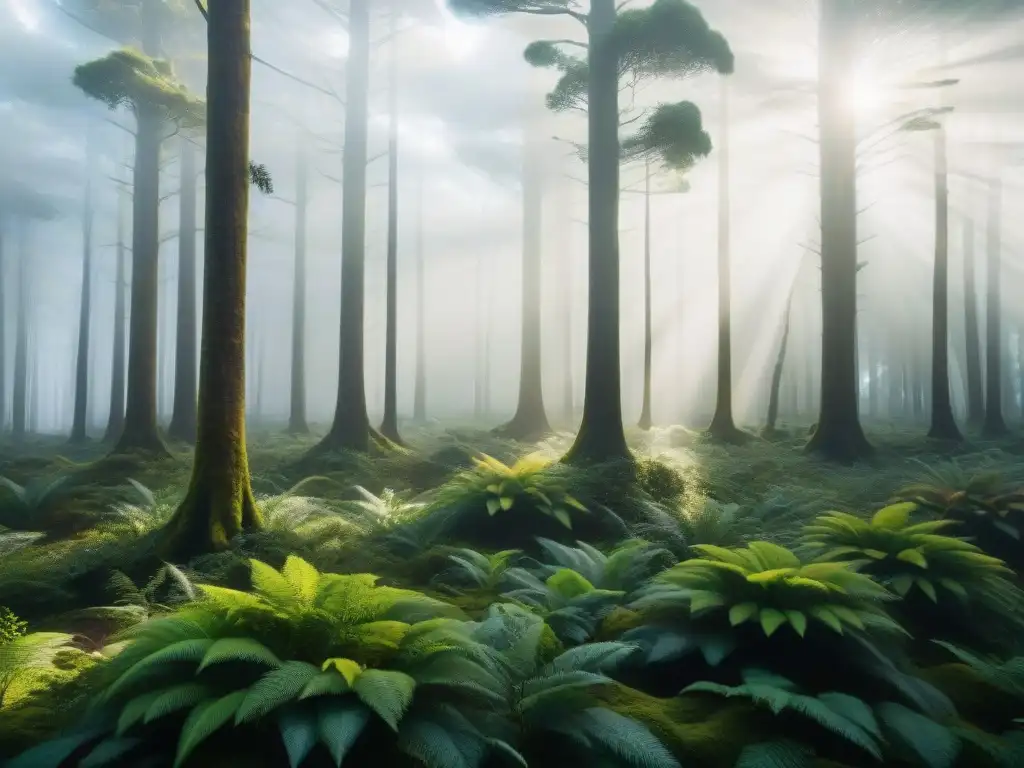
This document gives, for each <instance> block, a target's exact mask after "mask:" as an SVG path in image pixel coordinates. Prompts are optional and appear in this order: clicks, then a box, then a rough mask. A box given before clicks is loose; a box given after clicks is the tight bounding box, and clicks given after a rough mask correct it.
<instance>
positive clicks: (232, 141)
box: [163, 0, 261, 562]
mask: <svg viewBox="0 0 1024 768" xmlns="http://www.w3.org/2000/svg"><path fill="white" fill-rule="evenodd" d="M207 43H208V50H209V64H208V66H209V75H208V79H207V86H206V102H207V140H206V225H205V237H206V244H205V249H204V263H205V271H204V280H203V336H202V348H201V353H200V354H201V359H200V364H199V420H198V432H197V434H196V451H195V457H194V459H193V463H192V479H191V482H190V483H189V488H188V492H187V494H186V496H185V499H184V500H183V501H182V503H181V506H180V507H179V508H178V510H177V512H176V513H175V515H174V517H173V518H172V519H171V521H170V523H169V524H168V527H167V529H166V530H165V536H166V538H165V539H164V541H163V549H164V551H165V552H166V553H167V554H169V555H173V556H175V557H176V558H179V562H180V560H181V559H183V558H185V557H187V556H189V555H191V554H195V553H201V552H209V551H213V550H219V549H224V548H226V547H227V546H228V542H229V541H230V539H231V538H232V537H234V536H235V535H237V534H239V533H241V532H242V531H246V530H251V529H255V528H258V527H259V526H260V523H261V521H260V514H259V510H258V509H257V507H256V503H255V500H254V499H253V493H252V488H251V485H250V478H249V463H248V458H247V455H246V447H245V279H246V239H247V219H248V208H249V104H250V93H249V88H250V83H251V67H252V61H251V57H250V53H249V52H250V32H249V0H217V2H215V3H210V4H209V7H208V21H207Z"/></svg>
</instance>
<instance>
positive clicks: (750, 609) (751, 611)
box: [729, 603, 759, 627]
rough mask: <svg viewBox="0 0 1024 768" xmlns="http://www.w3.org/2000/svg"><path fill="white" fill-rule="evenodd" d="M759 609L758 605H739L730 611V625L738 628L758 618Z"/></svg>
mask: <svg viewBox="0 0 1024 768" xmlns="http://www.w3.org/2000/svg"><path fill="white" fill-rule="evenodd" d="M758 610H759V609H758V607H757V604H756V603H738V604H737V605H734V606H733V607H732V608H730V609H729V623H730V624H731V625H732V626H734V627H738V626H739V625H740V624H742V623H743V622H745V621H750V620H751V619H752V618H754V617H755V616H757V613H758Z"/></svg>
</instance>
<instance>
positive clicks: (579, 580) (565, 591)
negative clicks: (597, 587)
mask: <svg viewBox="0 0 1024 768" xmlns="http://www.w3.org/2000/svg"><path fill="white" fill-rule="evenodd" d="M544 583H545V585H547V588H548V589H550V590H551V591H552V592H554V593H556V594H557V595H559V596H560V597H564V598H566V599H567V600H571V599H573V598H574V597H579V596H581V595H586V594H588V593H590V592H593V591H594V585H593V584H591V583H590V582H589V581H587V579H586V578H585V577H584V576H583V575H582V574H580V573H578V572H576V571H574V570H572V569H571V568H559V569H558V570H557V571H555V572H554V573H553V574H551V575H550V576H549V577H548V578H547V580H546V581H545V582H544Z"/></svg>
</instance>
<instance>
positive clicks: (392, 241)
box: [380, 3, 402, 444]
mask: <svg viewBox="0 0 1024 768" xmlns="http://www.w3.org/2000/svg"><path fill="white" fill-rule="evenodd" d="M390 36H391V58H390V61H389V65H388V80H389V85H388V88H389V90H388V113H389V115H390V124H389V126H388V253H387V287H386V289H385V294H386V296H385V304H386V305H387V306H386V314H387V320H386V327H385V331H384V333H385V341H384V417H383V419H382V421H381V426H380V433H381V434H382V435H384V437H386V438H387V439H388V440H391V441H392V442H394V443H399V444H400V443H401V442H402V438H401V437H400V436H399V434H398V42H397V41H396V39H395V38H397V37H398V6H397V4H396V3H392V7H391V33H390Z"/></svg>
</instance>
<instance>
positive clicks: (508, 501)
mask: <svg viewBox="0 0 1024 768" xmlns="http://www.w3.org/2000/svg"><path fill="white" fill-rule="evenodd" d="M499 503H500V504H501V508H502V509H503V510H505V511H506V512H508V510H510V509H512V505H513V504H515V503H516V499H515V496H502V497H501V499H499Z"/></svg>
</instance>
